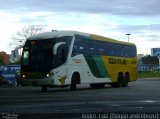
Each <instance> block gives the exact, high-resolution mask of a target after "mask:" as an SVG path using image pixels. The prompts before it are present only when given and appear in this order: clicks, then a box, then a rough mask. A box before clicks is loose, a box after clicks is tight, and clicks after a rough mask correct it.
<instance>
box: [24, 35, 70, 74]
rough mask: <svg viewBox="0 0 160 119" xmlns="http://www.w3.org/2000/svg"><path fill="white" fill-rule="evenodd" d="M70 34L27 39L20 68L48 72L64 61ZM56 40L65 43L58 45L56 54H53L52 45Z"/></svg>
mask: <svg viewBox="0 0 160 119" xmlns="http://www.w3.org/2000/svg"><path fill="white" fill-rule="evenodd" d="M71 39H72V37H71V36H65V37H60V38H52V39H43V40H27V41H26V43H25V45H24V48H23V54H22V60H21V65H22V66H21V68H22V70H23V71H32V72H46V73H47V72H49V71H50V70H51V69H53V68H56V67H58V66H60V65H62V64H63V63H65V62H66V59H67V56H68V51H69V46H70V43H71ZM58 42H65V43H66V44H65V45H62V46H60V47H58V49H57V54H56V55H54V54H53V47H54V45H55V44H56V43H58Z"/></svg>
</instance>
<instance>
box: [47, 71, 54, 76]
mask: <svg viewBox="0 0 160 119" xmlns="http://www.w3.org/2000/svg"><path fill="white" fill-rule="evenodd" d="M53 75H54V74H53V73H52V72H50V73H48V74H47V75H46V77H51V76H53Z"/></svg>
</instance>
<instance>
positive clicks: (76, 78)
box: [70, 74, 79, 91]
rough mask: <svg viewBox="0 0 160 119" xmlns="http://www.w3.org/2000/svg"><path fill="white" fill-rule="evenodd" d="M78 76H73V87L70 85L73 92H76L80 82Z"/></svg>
mask: <svg viewBox="0 0 160 119" xmlns="http://www.w3.org/2000/svg"><path fill="white" fill-rule="evenodd" d="M78 80H79V79H78V76H77V75H75V74H74V75H73V76H72V80H71V85H70V90H71V91H75V90H76V89H77V86H76V85H77V81H78Z"/></svg>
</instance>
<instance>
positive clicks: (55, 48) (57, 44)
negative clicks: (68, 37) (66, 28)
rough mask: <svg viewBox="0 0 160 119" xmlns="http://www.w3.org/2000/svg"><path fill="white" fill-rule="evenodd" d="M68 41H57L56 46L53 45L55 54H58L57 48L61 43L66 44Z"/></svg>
mask: <svg viewBox="0 0 160 119" xmlns="http://www.w3.org/2000/svg"><path fill="white" fill-rule="evenodd" d="M65 44H66V42H59V43H56V44H55V45H54V46H53V55H56V54H57V49H58V47H59V46H61V45H65Z"/></svg>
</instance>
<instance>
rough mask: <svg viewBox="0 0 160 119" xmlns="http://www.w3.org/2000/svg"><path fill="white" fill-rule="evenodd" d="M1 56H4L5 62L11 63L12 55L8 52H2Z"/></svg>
mask: <svg viewBox="0 0 160 119" xmlns="http://www.w3.org/2000/svg"><path fill="white" fill-rule="evenodd" d="M0 57H2V59H3V62H4V64H9V63H10V55H9V54H7V53H6V52H4V51H1V52H0Z"/></svg>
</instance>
